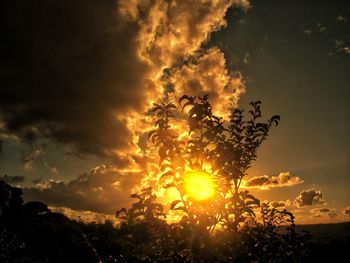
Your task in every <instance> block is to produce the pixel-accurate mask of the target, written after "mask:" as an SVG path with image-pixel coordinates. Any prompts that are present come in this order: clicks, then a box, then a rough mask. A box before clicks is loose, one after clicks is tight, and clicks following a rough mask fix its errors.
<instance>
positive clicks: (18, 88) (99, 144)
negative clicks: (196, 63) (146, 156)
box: [0, 0, 147, 156]
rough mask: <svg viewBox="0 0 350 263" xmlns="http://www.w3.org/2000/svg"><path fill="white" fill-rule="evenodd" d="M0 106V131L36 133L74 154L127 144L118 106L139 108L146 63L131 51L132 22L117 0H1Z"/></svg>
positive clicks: (105, 152) (108, 151)
mask: <svg viewBox="0 0 350 263" xmlns="http://www.w3.org/2000/svg"><path fill="white" fill-rule="evenodd" d="M0 10H1V11H0V17H1V27H0V28H1V29H0V30H1V35H2V41H1V44H0V45H1V49H0V58H1V59H0V61H1V62H0V113H2V116H3V121H4V125H5V131H6V132H7V133H8V134H14V135H16V136H17V137H19V138H20V139H21V140H22V141H26V142H31V141H33V140H35V139H36V138H37V137H38V136H43V137H50V138H54V139H55V140H56V141H58V142H61V143H66V144H70V145H72V146H73V147H74V148H75V149H76V150H77V151H78V152H80V153H84V154H85V153H92V154H97V155H101V156H111V155H113V154H114V151H113V150H114V149H116V148H119V149H122V148H126V147H128V139H130V136H131V135H130V132H129V131H128V130H127V128H126V125H125V123H124V122H123V121H121V120H117V119H116V118H115V116H116V114H117V113H118V112H126V111H128V110H130V109H133V110H135V109H139V108H141V107H142V102H143V85H142V80H143V76H144V74H145V72H146V71H147V67H146V66H145V65H144V64H143V63H142V62H140V61H139V60H138V59H137V57H136V51H135V38H136V33H137V30H138V26H137V23H135V22H127V21H126V20H125V19H121V16H120V14H119V13H118V8H117V1H111V0H101V1H93V0H87V1H86V0H73V1H66V0H64V1H51V0H38V1H21V0H14V1H6V2H3V3H2V4H1V8H0Z"/></svg>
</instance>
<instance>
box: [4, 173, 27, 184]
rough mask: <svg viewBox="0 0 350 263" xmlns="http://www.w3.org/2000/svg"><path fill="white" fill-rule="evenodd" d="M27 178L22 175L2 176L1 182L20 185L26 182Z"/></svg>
mask: <svg viewBox="0 0 350 263" xmlns="http://www.w3.org/2000/svg"><path fill="white" fill-rule="evenodd" d="M25 179H26V178H25V177H24V176H21V175H14V176H8V175H6V174H5V175H4V176H0V181H5V182H7V183H9V184H18V183H22V182H24V181H25Z"/></svg>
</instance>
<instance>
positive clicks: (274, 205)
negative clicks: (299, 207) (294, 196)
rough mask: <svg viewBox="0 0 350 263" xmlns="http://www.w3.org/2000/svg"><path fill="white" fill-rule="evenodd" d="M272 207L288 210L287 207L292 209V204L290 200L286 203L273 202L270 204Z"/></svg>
mask: <svg viewBox="0 0 350 263" xmlns="http://www.w3.org/2000/svg"><path fill="white" fill-rule="evenodd" d="M270 205H271V206H272V207H276V208H287V207H291V206H292V202H291V201H290V200H286V201H272V202H270Z"/></svg>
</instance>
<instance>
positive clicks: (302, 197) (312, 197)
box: [294, 188, 325, 207]
mask: <svg viewBox="0 0 350 263" xmlns="http://www.w3.org/2000/svg"><path fill="white" fill-rule="evenodd" d="M294 204H295V205H296V206H297V207H303V206H310V205H318V204H321V205H322V204H325V200H324V198H323V193H322V191H321V190H315V189H313V188H312V189H308V190H304V191H302V192H301V193H300V194H299V195H298V196H297V197H296V199H295V200H294Z"/></svg>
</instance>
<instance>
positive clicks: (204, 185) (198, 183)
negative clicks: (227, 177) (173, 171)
mask: <svg viewBox="0 0 350 263" xmlns="http://www.w3.org/2000/svg"><path fill="white" fill-rule="evenodd" d="M184 187H185V191H186V193H187V194H188V195H189V196H190V198H192V199H194V200H197V201H204V200H206V199H209V198H210V197H212V196H213V195H214V194H215V182H214V180H213V177H212V176H211V175H210V174H208V173H206V172H203V171H201V172H197V171H196V172H188V173H187V174H186V176H185V178H184Z"/></svg>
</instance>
